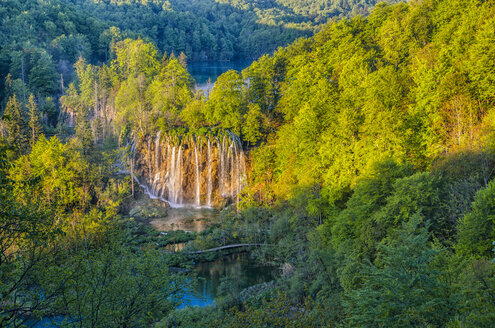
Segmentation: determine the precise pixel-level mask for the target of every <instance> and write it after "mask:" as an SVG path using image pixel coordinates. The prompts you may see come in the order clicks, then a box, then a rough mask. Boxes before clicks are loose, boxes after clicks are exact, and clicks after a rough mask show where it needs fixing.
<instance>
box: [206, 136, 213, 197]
mask: <svg viewBox="0 0 495 328" xmlns="http://www.w3.org/2000/svg"><path fill="white" fill-rule="evenodd" d="M211 173H212V158H211V146H210V139H208V185H207V189H206V205H207V206H208V207H211V192H212V190H213V183H212V181H211Z"/></svg>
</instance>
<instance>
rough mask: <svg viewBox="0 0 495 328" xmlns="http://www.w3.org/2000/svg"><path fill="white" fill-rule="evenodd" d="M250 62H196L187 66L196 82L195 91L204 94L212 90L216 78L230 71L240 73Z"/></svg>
mask: <svg viewBox="0 0 495 328" xmlns="http://www.w3.org/2000/svg"><path fill="white" fill-rule="evenodd" d="M251 63H252V62H251V61H246V60H238V61H230V62H198V63H190V64H188V65H187V69H188V70H189V73H190V74H191V75H192V77H193V78H194V80H196V90H202V91H203V92H204V93H205V94H207V93H209V92H210V91H211V89H212V88H213V84H214V83H215V81H216V80H217V78H218V77H219V76H220V75H222V74H223V73H225V72H227V71H228V70H230V69H234V70H236V71H239V72H240V71H242V70H243V69H245V68H246V67H248V66H249V65H251Z"/></svg>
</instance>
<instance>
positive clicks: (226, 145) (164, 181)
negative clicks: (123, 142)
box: [135, 132, 246, 207]
mask: <svg viewBox="0 0 495 328" xmlns="http://www.w3.org/2000/svg"><path fill="white" fill-rule="evenodd" d="M135 149H136V150H135V152H136V153H135V175H136V176H137V177H138V180H139V182H140V184H141V185H142V186H143V188H144V189H145V192H146V193H148V194H149V196H150V197H152V198H158V199H162V200H164V201H166V202H168V203H169V204H170V206H172V207H183V206H195V207H216V206H221V205H224V204H225V203H226V202H228V201H229V200H230V201H232V202H234V201H236V200H238V197H239V195H240V193H241V190H242V188H243V186H244V184H245V181H246V161H245V155H244V152H243V150H242V145H241V143H240V140H239V138H238V137H237V136H235V135H233V134H222V135H219V136H189V137H183V138H179V137H177V136H174V137H172V136H162V135H161V132H158V133H157V135H156V136H155V137H152V138H148V139H146V140H143V141H142V142H141V143H140V144H139V145H138V146H136V147H135Z"/></svg>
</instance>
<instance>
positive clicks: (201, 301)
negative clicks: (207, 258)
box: [180, 253, 276, 308]
mask: <svg viewBox="0 0 495 328" xmlns="http://www.w3.org/2000/svg"><path fill="white" fill-rule="evenodd" d="M195 271H196V274H197V279H198V280H197V284H195V286H194V288H193V289H191V290H188V291H187V292H186V294H185V296H184V298H183V302H184V303H183V304H182V305H181V306H180V307H181V308H182V307H185V306H210V305H214V304H215V302H214V301H215V298H216V297H217V296H218V293H219V287H220V283H221V281H222V278H226V277H228V278H230V279H232V281H233V282H235V283H236V284H238V285H239V287H240V288H241V289H242V288H247V287H250V286H254V285H257V284H262V283H265V282H269V281H271V280H273V279H274V277H275V274H276V269H275V268H274V267H269V266H263V265H260V264H259V263H257V262H256V261H255V260H253V259H251V258H249V254H248V253H237V254H231V255H227V256H223V257H221V258H218V259H217V260H215V261H213V262H204V263H199V264H197V265H196V269H195Z"/></svg>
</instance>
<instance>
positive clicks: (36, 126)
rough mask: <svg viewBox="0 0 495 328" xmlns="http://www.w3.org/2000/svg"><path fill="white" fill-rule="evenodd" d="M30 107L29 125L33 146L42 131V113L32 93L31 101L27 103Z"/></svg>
mask: <svg viewBox="0 0 495 328" xmlns="http://www.w3.org/2000/svg"><path fill="white" fill-rule="evenodd" d="M27 109H28V117H29V122H28V127H29V143H30V145H31V147H33V145H34V144H35V142H36V140H38V137H39V135H40V134H41V132H42V128H41V124H40V113H39V110H38V105H37V104H36V99H35V98H34V95H33V94H31V96H29V101H28V105H27Z"/></svg>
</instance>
